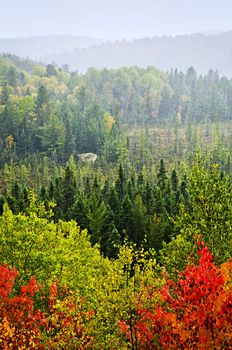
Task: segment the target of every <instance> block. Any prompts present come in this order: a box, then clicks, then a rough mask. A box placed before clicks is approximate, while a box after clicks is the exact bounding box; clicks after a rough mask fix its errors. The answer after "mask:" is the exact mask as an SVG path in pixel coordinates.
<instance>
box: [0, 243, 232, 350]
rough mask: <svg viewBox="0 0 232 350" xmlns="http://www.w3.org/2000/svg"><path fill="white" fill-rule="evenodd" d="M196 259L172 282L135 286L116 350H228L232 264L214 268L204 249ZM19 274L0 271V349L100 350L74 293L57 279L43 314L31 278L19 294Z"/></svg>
mask: <svg viewBox="0 0 232 350" xmlns="http://www.w3.org/2000/svg"><path fill="white" fill-rule="evenodd" d="M198 255H199V259H198V263H197V264H196V263H193V262H190V263H189V264H188V266H187V267H186V269H185V270H184V271H183V272H179V274H178V276H177V278H176V279H175V280H174V279H172V280H171V279H170V278H169V277H168V276H167V275H164V283H163V287H162V288H161V289H158V290H152V289H151V288H150V287H149V286H146V287H145V286H143V287H142V286H141V292H140V293H139V294H137V299H136V304H135V305H134V309H133V310H131V314H128V317H127V318H125V319H124V320H118V323H117V324H118V325H119V327H118V337H119V338H121V342H120V344H124V345H122V347H121V348H122V349H126V348H128V349H134V350H135V349H136V350H138V349H139V350H147V349H151V350H152V349H176V350H177V349H202V350H203V349H204V350H205V349H215V350H217V349H218V350H219V349H224V350H226V349H228V350H229V349H231V346H232V260H228V261H227V262H226V263H224V264H223V265H222V266H220V267H217V266H216V265H215V264H214V262H213V259H212V255H211V253H210V252H209V250H208V248H207V247H205V246H204V244H203V243H199V251H198ZM17 276H18V272H17V271H16V270H15V269H9V268H8V267H7V266H6V265H2V266H1V267H0V349H4V350H5V349H13V350H14V349H21V350H22V349H44V350H45V349H67V350H69V349H70V350H71V349H80V350H84V349H85V350H86V349H98V347H97V344H95V338H94V334H96V333H94V331H95V332H96V327H98V323H97V322H100V321H97V317H96V315H95V312H94V311H93V310H92V309H88V308H87V306H86V305H87V303H86V302H85V299H84V298H83V297H82V296H81V295H80V294H79V293H78V292H76V291H70V290H68V289H64V288H61V287H60V286H59V283H58V281H55V282H54V283H52V285H51V287H50V293H49V297H48V298H47V299H46V301H45V303H46V305H47V306H46V308H45V311H44V312H43V313H42V312H41V311H40V310H39V309H37V308H36V307H35V302H34V300H35V296H36V298H37V299H38V298H39V297H41V295H42V293H40V294H37V295H36V293H37V292H38V291H39V286H38V285H37V283H36V280H35V278H33V277H32V278H31V279H30V281H29V283H28V284H27V285H25V286H22V287H21V289H20V291H19V293H18V294H17V293H16V292H15V290H14V284H15V280H16V278H17ZM37 302H38V300H37ZM102 302H103V304H104V300H103V301H102ZM43 303H44V300H43ZM96 311H97V310H96ZM132 311H133V312H132ZM99 329H100V327H99ZM123 339H124V342H123ZM112 346H113V345H112Z"/></svg>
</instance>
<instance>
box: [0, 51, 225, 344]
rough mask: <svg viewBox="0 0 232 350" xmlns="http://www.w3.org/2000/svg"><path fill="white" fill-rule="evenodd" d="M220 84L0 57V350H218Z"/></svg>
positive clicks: (214, 78)
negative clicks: (83, 69)
mask: <svg viewBox="0 0 232 350" xmlns="http://www.w3.org/2000/svg"><path fill="white" fill-rule="evenodd" d="M231 150H232V80H231V79H229V78H226V77H221V76H219V74H218V72H217V71H213V70H209V72H208V73H207V74H206V75H201V74H199V73H198V72H197V71H196V70H195V69H194V68H193V67H189V68H188V69H187V70H186V72H182V71H179V70H177V69H175V70H172V69H171V70H170V71H168V72H164V71H161V70H159V69H157V68H155V67H153V66H149V67H147V68H139V67H136V66H134V67H122V68H118V69H106V68H105V69H101V70H99V69H96V68H90V69H88V70H87V72H86V73H85V74H80V73H78V72H73V71H70V70H69V67H68V66H67V65H64V66H63V68H62V69H61V68H59V67H58V66H57V65H55V64H48V65H43V64H39V63H36V62H34V61H31V60H30V59H21V58H19V57H17V56H14V55H10V54H2V55H0V349H3V350H4V349H44V350H45V349H64V350H66V349H67V350H68V349H70V350H71V349H99V350H102V349H105V350H107V349H109V350H113V349H115V350H116V349H122V350H126V349H132V350H146V349H151V350H152V349H202V350H203V349H215V350H216V349H225V350H226V349H228V350H229V349H231V346H232V321H231V320H232V226H231V222H232V197H231V191H232V176H231V167H232V160H231V157H230V154H231Z"/></svg>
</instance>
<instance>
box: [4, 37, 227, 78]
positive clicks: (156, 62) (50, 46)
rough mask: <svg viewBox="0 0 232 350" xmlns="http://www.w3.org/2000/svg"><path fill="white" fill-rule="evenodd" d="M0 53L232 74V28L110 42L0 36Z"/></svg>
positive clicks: (72, 63)
mask: <svg viewBox="0 0 232 350" xmlns="http://www.w3.org/2000/svg"><path fill="white" fill-rule="evenodd" d="M0 52H5V53H11V54H16V55H18V56H21V57H30V58H32V59H35V60H37V61H38V60H39V61H43V62H44V63H51V62H55V63H57V64H58V65H59V66H62V65H64V64H67V65H69V67H70V69H71V70H77V71H79V72H85V71H86V70H87V69H88V68H89V67H96V68H103V67H105V68H118V67H122V66H139V67H147V66H150V65H152V66H156V67H157V68H160V69H163V70H170V69H171V68H174V69H175V68H177V69H178V70H183V71H186V70H187V69H188V67H190V66H193V67H194V68H195V69H196V70H197V72H199V73H202V74H206V73H207V72H208V71H209V70H210V69H213V70H218V71H219V74H220V75H226V76H228V77H232V31H228V32H223V33H217V34H211V35H206V34H191V35H179V36H175V37H172V36H162V37H158V36H156V37H153V38H148V37H147V38H143V39H135V40H132V41H125V40H121V41H107V40H104V39H94V38H90V37H84V36H67V35H55V36H52V35H50V36H41V37H28V38H18V39H0Z"/></svg>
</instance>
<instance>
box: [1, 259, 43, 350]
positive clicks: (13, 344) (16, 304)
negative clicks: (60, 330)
mask: <svg viewBox="0 0 232 350" xmlns="http://www.w3.org/2000/svg"><path fill="white" fill-rule="evenodd" d="M17 275H18V272H17V271H16V270H15V269H12V270H9V268H8V267H7V266H6V265H3V266H1V267H0V349H15V350H16V349H20V350H21V349H43V346H42V345H41V341H40V338H41V337H40V327H42V325H43V322H44V315H43V314H42V313H41V312H40V311H39V310H36V309H35V307H34V301H33V297H34V295H35V293H36V292H37V291H38V286H37V284H36V280H35V278H33V277H32V278H31V279H30V281H29V283H28V284H27V285H26V286H23V287H21V290H20V292H19V294H18V295H16V296H13V297H11V293H12V289H13V286H14V282H15V279H16V277H17Z"/></svg>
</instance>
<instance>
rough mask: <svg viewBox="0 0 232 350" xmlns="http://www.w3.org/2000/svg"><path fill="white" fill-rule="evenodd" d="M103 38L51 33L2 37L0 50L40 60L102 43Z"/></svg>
mask: <svg viewBox="0 0 232 350" xmlns="http://www.w3.org/2000/svg"><path fill="white" fill-rule="evenodd" d="M102 43H103V40H100V39H93V38H89V37H84V36H75V35H50V36H38V37H28V38H12V39H3V38H0V52H2V53H11V54H14V55H18V56H21V57H30V58H33V59H36V60H40V59H41V58H42V57H44V56H47V55H50V54H59V53H62V52H64V51H72V50H73V49H74V48H77V47H78V48H86V47H89V46H92V45H96V44H102Z"/></svg>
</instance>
